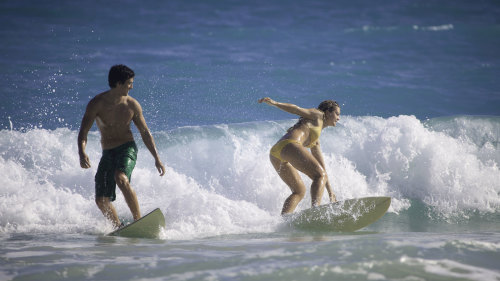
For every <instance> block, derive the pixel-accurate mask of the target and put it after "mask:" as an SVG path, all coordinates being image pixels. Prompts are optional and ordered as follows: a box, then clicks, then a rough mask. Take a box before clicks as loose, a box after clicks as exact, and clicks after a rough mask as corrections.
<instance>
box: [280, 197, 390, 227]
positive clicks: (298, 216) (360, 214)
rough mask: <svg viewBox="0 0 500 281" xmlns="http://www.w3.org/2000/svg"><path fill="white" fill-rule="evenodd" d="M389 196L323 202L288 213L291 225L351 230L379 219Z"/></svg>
mask: <svg viewBox="0 0 500 281" xmlns="http://www.w3.org/2000/svg"><path fill="white" fill-rule="evenodd" d="M390 205H391V197H365V198H357V199H349V200H344V201H338V202H335V203H330V204H325V205H321V206H318V207H313V208H310V209H306V210H303V211H300V212H298V213H295V214H291V215H288V216H287V217H286V218H285V220H286V221H287V222H288V223H289V224H290V225H291V226H293V227H295V228H300V229H307V230H327V231H339V232H353V231H356V230H358V229H361V228H363V227H365V226H368V225H370V224H372V223H374V222H375V221H377V220H378V219H380V218H381V217H382V216H383V215H384V214H385V212H387V209H389V206H390Z"/></svg>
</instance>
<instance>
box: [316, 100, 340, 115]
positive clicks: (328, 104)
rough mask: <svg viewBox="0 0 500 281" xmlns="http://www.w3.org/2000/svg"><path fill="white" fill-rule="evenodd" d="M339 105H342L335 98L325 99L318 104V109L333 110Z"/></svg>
mask: <svg viewBox="0 0 500 281" xmlns="http://www.w3.org/2000/svg"><path fill="white" fill-rule="evenodd" d="M337 107H340V106H339V104H338V103H337V102H336V101H333V100H325V101H322V102H321V103H320V104H319V105H318V109H319V110H321V111H323V112H326V111H330V112H333V111H334V110H335V109H336V108H337Z"/></svg>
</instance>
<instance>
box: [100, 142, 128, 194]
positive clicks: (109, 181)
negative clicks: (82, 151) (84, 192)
mask: <svg viewBox="0 0 500 281" xmlns="http://www.w3.org/2000/svg"><path fill="white" fill-rule="evenodd" d="M136 161H137V145H136V144H135V142H134V141H130V142H126V143H124V144H122V145H120V146H117V147H115V148H112V149H106V150H103V151H102V157H101V161H99V167H98V168H97V173H96V174H95V196H96V198H97V197H109V198H110V200H111V201H115V199H116V193H115V190H116V181H115V171H116V170H119V171H122V172H123V173H125V175H127V177H128V181H129V182H130V180H131V176H132V171H133V170H134V167H135V162H136Z"/></svg>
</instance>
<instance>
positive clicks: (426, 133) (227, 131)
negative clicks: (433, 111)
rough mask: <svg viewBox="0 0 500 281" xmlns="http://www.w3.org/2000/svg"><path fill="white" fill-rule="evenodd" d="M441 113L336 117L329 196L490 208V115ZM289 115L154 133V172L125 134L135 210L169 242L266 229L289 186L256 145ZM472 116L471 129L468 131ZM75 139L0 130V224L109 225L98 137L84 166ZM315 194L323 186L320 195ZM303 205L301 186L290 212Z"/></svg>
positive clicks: (64, 133) (495, 129)
mask: <svg viewBox="0 0 500 281" xmlns="http://www.w3.org/2000/svg"><path fill="white" fill-rule="evenodd" d="M452 120H453V122H449V121H442V120H441V121H438V122H437V123H436V124H430V125H429V124H423V123H422V122H420V121H419V120H417V119H416V118H415V117H413V116H398V117H391V118H379V117H349V116H343V117H342V120H341V122H340V123H339V124H338V126H337V127H335V128H328V129H326V130H325V131H324V132H323V134H322V136H321V144H322V150H323V154H324V158H325V163H326V166H327V172H328V174H329V177H330V180H331V182H332V185H333V189H334V191H335V192H336V194H337V198H338V199H339V200H343V199H349V198H355V197H365V196H392V197H393V201H392V205H391V209H390V211H391V212H399V211H402V210H405V209H407V208H408V207H409V206H410V201H409V199H417V200H420V201H423V202H424V203H425V204H428V205H429V206H432V207H433V208H434V209H435V210H437V212H439V213H441V214H443V215H444V216H448V215H451V214H453V213H456V212H462V211H465V210H470V209H472V210H477V211H480V212H497V211H499V209H500V207H499V206H500V199H499V196H498V194H499V193H500V171H499V161H500V160H499V159H500V156H499V151H498V148H497V147H498V139H499V135H500V133H499V132H500V130H499V128H500V122H498V120H496V119H481V118H470V120H469V121H460V118H453V119H452ZM293 122H294V120H285V121H280V122H257V123H248V124H233V125H220V126H210V127H188V128H180V129H177V130H174V131H170V132H157V133H154V136H155V139H156V142H157V146H158V149H159V151H160V155H161V157H162V159H163V161H164V163H165V165H166V166H167V174H166V175H165V176H164V177H159V176H158V173H157V171H156V169H155V167H154V161H153V158H152V157H151V155H150V154H149V152H148V151H147V149H146V148H145V146H144V144H143V143H142V141H141V140H137V143H138V146H139V149H140V151H139V158H138V162H137V166H136V169H135V170H134V173H133V175H132V186H133V187H134V188H135V190H136V192H137V194H138V197H139V202H140V205H141V209H142V212H143V213H146V212H148V211H151V210H152V209H154V208H156V207H160V208H161V209H162V210H163V211H164V213H165V215H166V219H167V224H168V228H167V229H166V231H165V232H164V233H163V234H164V237H165V238H169V239H181V238H192V237H204V236H212V235H220V234H232V233H248V232H269V231H274V230H275V229H276V228H277V227H279V226H278V225H279V221H280V219H279V212H280V210H281V206H282V203H283V201H284V199H285V198H286V197H287V196H288V195H289V192H290V191H289V189H288V187H287V186H286V185H285V184H284V183H283V182H282V181H281V179H280V178H279V177H278V175H277V174H276V172H275V171H274V169H273V168H272V166H271V164H270V162H269V156H268V152H269V149H270V147H271V146H272V145H273V144H274V143H275V142H276V141H277V140H278V139H279V137H280V136H281V134H283V133H284V132H285V130H286V128H287V127H288V126H290V125H292V124H293ZM430 123H432V122H430ZM478 124H480V125H481V128H482V130H473V129H472V128H473V127H475V126H477V125H478ZM440 126H441V127H440ZM481 132H482V133H481ZM76 137H77V132H76V131H70V130H67V129H57V130H53V131H51V130H44V129H34V130H30V131H27V132H18V131H10V130H3V131H0V155H1V158H0V172H1V173H2V175H4V176H3V177H1V178H0V185H1V186H2V189H1V191H0V231H2V232H11V231H21V232H23V231H49V232H53V231H60V232H74V231H77V232H83V231H90V232H97V233H105V232H107V231H109V230H110V226H109V224H108V223H106V222H105V221H104V219H103V217H102V214H101V213H100V212H99V210H98V209H97V208H96V206H95V203H94V199H93V198H94V181H93V177H94V174H95V171H96V167H97V164H98V161H99V158H100V154H101V152H100V150H101V149H100V145H99V135H98V134H97V133H96V132H92V134H91V135H90V136H89V142H88V145H87V153H88V154H89V157H90V159H91V163H92V168H91V169H87V170H84V169H81V168H80V166H79V161H78V154H77V148H76ZM495 141H497V142H496V143H495ZM303 180H304V182H305V184H306V185H309V184H310V183H311V182H310V180H309V179H308V178H306V177H303ZM327 200H328V199H327V195H326V192H325V196H324V198H323V202H327ZM115 207H116V208H117V211H118V212H119V214H120V216H121V217H125V218H130V217H131V215H130V211H129V210H128V207H127V205H126V203H125V201H124V199H123V196H122V195H121V194H120V192H119V191H118V193H117V200H116V201H115ZM309 207H310V196H309V194H308V195H307V196H306V198H305V199H304V200H303V202H301V203H300V204H299V206H298V210H301V209H305V208H309Z"/></svg>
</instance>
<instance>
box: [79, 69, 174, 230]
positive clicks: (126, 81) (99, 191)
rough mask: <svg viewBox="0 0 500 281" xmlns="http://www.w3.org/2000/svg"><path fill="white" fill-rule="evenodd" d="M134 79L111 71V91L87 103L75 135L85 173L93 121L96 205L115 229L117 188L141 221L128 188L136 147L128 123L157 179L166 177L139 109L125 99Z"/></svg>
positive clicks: (128, 72) (117, 221) (130, 73)
mask: <svg viewBox="0 0 500 281" xmlns="http://www.w3.org/2000/svg"><path fill="white" fill-rule="evenodd" d="M134 76H135V74H134V71H132V69H130V68H128V67H127V66H125V65H115V66H113V67H111V69H110V70H109V76H108V82H109V86H110V87H111V89H110V90H108V91H106V92H103V93H101V94H99V95H97V96H95V97H94V98H93V99H92V100H90V102H89V104H88V105H87V109H86V110H85V114H84V115H83V119H82V124H81V126H80V132H79V133H78V154H79V155H80V166H81V167H82V168H84V169H88V168H90V160H89V157H88V156H87V154H86V153H85V147H86V145H87V134H88V132H89V130H90V128H91V127H92V125H93V124H94V120H95V121H96V123H97V127H98V128H99V131H100V132H101V146H102V149H103V155H102V158H101V161H100V162H99V166H98V169H97V173H96V175H95V192H96V197H95V202H96V204H97V206H98V207H99V209H100V210H101V212H102V213H103V214H104V216H105V217H106V218H107V219H109V220H110V221H111V222H112V223H113V226H114V227H119V226H120V225H121V223H120V219H119V218H118V214H117V213H116V210H115V208H114V207H113V204H112V203H111V202H112V201H114V200H115V198H116V194H115V189H116V185H118V187H119V188H120V190H121V191H122V193H123V196H124V197H125V201H126V202H127V205H128V207H129V208H130V211H131V212H132V215H133V217H134V220H138V219H139V218H141V212H140V210H139V203H138V201H137V196H136V194H135V191H134V190H133V189H132V187H131V186H130V176H131V174H132V170H133V169H134V167H135V161H136V160H137V146H136V144H135V142H134V137H133V135H132V131H131V130H130V121H133V122H134V124H135V126H136V127H137V129H138V130H139V132H140V134H141V137H142V140H143V141H144V144H145V145H146V147H147V148H148V150H149V152H151V154H152V155H153V157H154V159H155V166H156V168H157V169H158V172H159V173H160V176H163V175H164V174H165V167H164V166H163V164H162V162H161V161H160V156H159V155H158V151H157V150H156V146H155V142H154V140H153V136H152V135H151V133H150V132H149V129H148V127H147V125H146V120H145V119H144V116H143V115H142V108H141V105H140V104H139V103H138V102H137V101H136V100H135V99H134V98H132V97H130V96H129V95H128V92H129V91H130V90H131V89H132V88H133V83H134Z"/></svg>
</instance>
